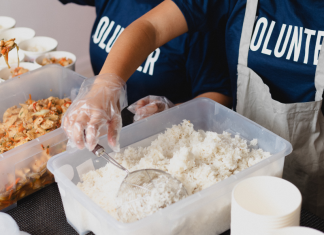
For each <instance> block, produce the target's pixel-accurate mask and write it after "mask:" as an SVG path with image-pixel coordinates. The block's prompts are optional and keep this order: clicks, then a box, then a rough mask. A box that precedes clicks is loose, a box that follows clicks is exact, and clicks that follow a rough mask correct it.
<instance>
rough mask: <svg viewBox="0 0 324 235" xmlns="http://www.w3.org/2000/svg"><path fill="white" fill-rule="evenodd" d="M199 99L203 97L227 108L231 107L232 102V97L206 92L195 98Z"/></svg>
mask: <svg viewBox="0 0 324 235" xmlns="http://www.w3.org/2000/svg"><path fill="white" fill-rule="evenodd" d="M201 97H205V98H209V99H212V100H214V101H216V102H217V103H220V104H222V105H224V106H226V107H228V108H231V107H232V101H233V98H232V97H229V96H226V95H223V94H221V93H218V92H206V93H203V94H201V95H199V96H197V97H195V99H196V98H201ZM176 105H179V104H176Z"/></svg>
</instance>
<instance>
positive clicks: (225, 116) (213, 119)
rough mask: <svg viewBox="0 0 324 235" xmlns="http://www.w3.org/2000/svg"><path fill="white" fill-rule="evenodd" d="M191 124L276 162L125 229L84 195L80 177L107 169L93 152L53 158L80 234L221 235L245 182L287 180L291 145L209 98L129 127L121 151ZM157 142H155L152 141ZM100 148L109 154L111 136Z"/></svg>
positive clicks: (66, 204) (52, 164)
mask: <svg viewBox="0 0 324 235" xmlns="http://www.w3.org/2000/svg"><path fill="white" fill-rule="evenodd" d="M183 119H187V120H190V121H191V122H192V123H193V124H194V128H195V129H196V130H198V129H202V130H204V131H207V130H208V131H215V132H218V133H222V132H223V131H228V132H231V133H233V134H236V133H240V135H241V137H242V138H245V139H247V140H252V139H254V138H256V139H258V145H259V147H260V148H262V149H264V150H266V151H269V152H270V153H271V154H272V156H271V157H270V158H268V159H265V160H263V161H261V162H259V163H258V164H256V165H254V166H252V167H250V168H248V169H246V170H244V171H242V172H240V173H238V174H237V175H233V176H231V177H229V178H227V179H225V180H223V181H221V182H219V183H216V184H214V185H213V186H211V187H209V188H207V189H204V190H202V191H200V192H198V193H196V194H194V195H191V196H190V197H188V198H186V199H184V200H181V201H179V202H177V203H175V204H173V205H171V206H169V207H167V208H165V209H163V210H160V211H158V212H157V213H155V214H153V215H151V216H148V217H146V218H144V219H142V220H140V221H137V222H134V223H130V224H124V223H121V222H119V221H117V220H115V219H114V218H113V217H111V216H110V215H109V214H108V213H106V212H105V211H104V210H103V209H101V208H100V207H99V206H98V205H97V204H95V203H94V202H93V201H92V200H91V199H90V198H88V197H87V196H86V195H85V194H84V193H82V192H81V191H80V190H79V189H78V188H77V187H76V184H77V183H78V182H79V181H80V175H82V174H84V173H86V172H88V171H90V170H93V169H98V168H100V167H102V166H104V165H105V164H106V162H105V160H104V159H100V158H96V156H94V155H93V154H92V153H90V152H89V151H87V150H81V151H79V150H78V151H76V152H74V153H67V152H65V153H61V154H59V155H57V156H55V157H53V158H51V159H50V160H49V161H48V163H47V167H48V169H49V170H50V171H51V172H52V173H53V174H54V176H55V180H56V182H57V183H58V186H59V190H60V193H61V197H62V201H63V206H64V210H65V214H66V217H67V221H68V222H69V223H70V224H71V225H72V226H73V227H74V228H75V230H76V231H77V232H78V233H79V234H86V233H87V232H89V231H92V232H93V233H95V234H96V235H104V234H107V235H108V234H109V235H115V234H118V235H129V234H132V235H152V234H154V235H157V234H158V235H160V234H161V235H162V234H165V235H173V234H177V235H190V234H193V235H197V234H204V235H209V234H211V235H216V234H220V233H222V232H224V231H226V230H227V229H229V228H230V206H231V191H232V189H233V187H234V186H235V185H236V184H237V183H238V182H240V181H241V180H243V179H245V178H247V177H251V176H259V175H272V176H277V177H281V176H282V171H283V165H284V159H285V156H286V155H288V154H289V153H290V152H291V151H292V147H291V144H290V143H289V142H287V141H286V140H284V139H282V138H281V137H279V136H277V135H275V134H273V133H272V132H270V131H268V130H266V129H265V128H263V127H261V126H259V125H257V124H255V123H254V122H252V121H250V120H248V119H247V118H245V117H243V116H241V115H239V114H237V113H235V112H233V111H232V110H229V109H228V108H225V107H224V106H222V105H220V104H218V103H216V102H214V101H212V100H210V99H206V98H200V99H195V100H192V101H190V102H187V103H185V104H182V105H180V106H176V107H174V108H172V109H169V110H166V111H164V112H162V113H160V114H156V115H153V116H151V117H149V118H147V119H144V120H142V121H139V122H137V123H134V124H132V125H130V126H127V127H125V128H123V129H122V131H121V139H120V143H121V147H126V146H129V145H141V146H145V145H146V146H147V145H148V144H149V143H150V141H147V139H149V140H151V139H154V136H155V135H157V134H159V133H161V132H163V131H165V130H166V128H170V127H171V126H172V125H174V124H179V123H181V121H182V120H183ZM150 137H151V138H150ZM100 144H101V145H103V146H104V147H105V148H106V149H107V150H108V151H109V148H108V146H107V143H106V136H103V137H101V138H100Z"/></svg>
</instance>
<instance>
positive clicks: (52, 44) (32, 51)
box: [18, 37, 58, 63]
mask: <svg viewBox="0 0 324 235" xmlns="http://www.w3.org/2000/svg"><path fill="white" fill-rule="evenodd" d="M57 45H58V42H57V41H56V40H55V39H54V38H50V37H34V38H31V39H28V40H25V41H22V42H20V43H19V44H18V46H19V48H20V50H21V51H22V52H24V53H25V61H26V62H32V63H33V62H34V61H35V59H36V58H37V57H38V56H40V55H43V54H45V53H47V52H50V51H55V50H56V48H57Z"/></svg>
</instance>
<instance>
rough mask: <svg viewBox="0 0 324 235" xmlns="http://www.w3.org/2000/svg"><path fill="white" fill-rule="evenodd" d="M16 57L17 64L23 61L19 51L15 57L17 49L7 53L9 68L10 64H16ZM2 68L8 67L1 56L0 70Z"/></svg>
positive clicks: (22, 54)
mask: <svg viewBox="0 0 324 235" xmlns="http://www.w3.org/2000/svg"><path fill="white" fill-rule="evenodd" d="M18 56H19V62H22V61H24V59H25V54H24V52H22V51H21V50H19V51H18V55H17V48H14V49H12V50H11V51H10V52H9V59H8V63H9V65H10V66H11V64H15V63H18ZM4 67H8V65H7V63H6V61H5V59H4V57H3V56H1V57H0V69H2V68H4Z"/></svg>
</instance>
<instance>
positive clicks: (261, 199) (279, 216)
mask: <svg viewBox="0 0 324 235" xmlns="http://www.w3.org/2000/svg"><path fill="white" fill-rule="evenodd" d="M301 202H302V197H301V193H300V192H299V190H298V189H297V187H296V186H294V185H293V184H292V183H290V182H288V181H286V180H283V179H281V178H277V177H271V176H258V177H252V178H248V179H246V180H243V181H242V182H240V183H239V184H238V185H236V186H235V188H234V189H233V192H232V211H231V235H272V232H274V231H276V230H277V229H280V228H284V227H290V226H299V223H300V211H301Z"/></svg>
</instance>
